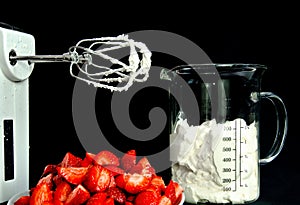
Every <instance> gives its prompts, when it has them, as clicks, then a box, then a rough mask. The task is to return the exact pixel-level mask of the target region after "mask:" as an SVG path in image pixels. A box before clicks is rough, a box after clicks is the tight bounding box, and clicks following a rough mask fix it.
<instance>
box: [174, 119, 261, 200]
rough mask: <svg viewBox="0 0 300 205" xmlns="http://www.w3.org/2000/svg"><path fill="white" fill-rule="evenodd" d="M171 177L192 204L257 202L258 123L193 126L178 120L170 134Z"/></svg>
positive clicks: (240, 121)
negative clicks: (256, 125)
mask: <svg viewBox="0 0 300 205" xmlns="http://www.w3.org/2000/svg"><path fill="white" fill-rule="evenodd" d="M170 143H171V155H170V158H171V160H172V162H173V163H172V178H173V180H175V181H177V182H179V183H180V184H181V186H182V187H183V189H184V192H185V197H186V202H189V203H197V202H201V203H205V202H211V203H234V204H237V203H239V204H241V203H246V202H251V201H254V200H256V199H257V198H258V195H259V180H258V177H259V176H258V145H257V143H258V140H257V130H256V127H255V123H254V122H253V123H252V124H250V125H248V126H247V125H246V122H245V121H244V120H242V119H236V120H233V121H226V122H225V123H224V124H217V123H216V121H215V120H211V121H206V122H204V123H202V124H201V125H199V126H190V125H189V124H188V123H187V121H186V120H182V119H180V120H178V122H177V124H176V127H175V130H174V133H172V134H171V135H170Z"/></svg>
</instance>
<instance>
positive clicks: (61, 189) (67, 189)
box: [54, 182, 72, 202]
mask: <svg viewBox="0 0 300 205" xmlns="http://www.w3.org/2000/svg"><path fill="white" fill-rule="evenodd" d="M71 192H72V187H71V185H70V184H69V183H67V182H61V183H60V184H59V185H58V186H57V187H56V189H55V192H54V201H56V202H64V201H66V200H67V198H68V195H69V194H70V193H71Z"/></svg>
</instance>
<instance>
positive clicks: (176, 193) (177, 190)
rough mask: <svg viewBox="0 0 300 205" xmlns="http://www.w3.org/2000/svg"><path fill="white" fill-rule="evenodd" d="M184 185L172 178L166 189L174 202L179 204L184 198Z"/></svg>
mask: <svg viewBox="0 0 300 205" xmlns="http://www.w3.org/2000/svg"><path fill="white" fill-rule="evenodd" d="M182 192H183V189H182V187H181V186H180V185H179V184H178V183H177V182H174V181H173V180H170V182H169V184H168V186H167V187H166V190H165V195H166V196H167V197H168V198H169V199H170V200H171V202H172V204H178V203H179V202H180V201H181V198H182Z"/></svg>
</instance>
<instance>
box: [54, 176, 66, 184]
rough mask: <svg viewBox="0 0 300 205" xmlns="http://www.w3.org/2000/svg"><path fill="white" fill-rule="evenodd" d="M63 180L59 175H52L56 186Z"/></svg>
mask: <svg viewBox="0 0 300 205" xmlns="http://www.w3.org/2000/svg"><path fill="white" fill-rule="evenodd" d="M63 181H65V180H64V178H63V177H62V176H61V175H55V176H54V177H53V182H54V184H55V185H56V186H58V185H59V184H60V183H61V182H63Z"/></svg>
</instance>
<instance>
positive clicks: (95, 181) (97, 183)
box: [83, 165, 112, 192]
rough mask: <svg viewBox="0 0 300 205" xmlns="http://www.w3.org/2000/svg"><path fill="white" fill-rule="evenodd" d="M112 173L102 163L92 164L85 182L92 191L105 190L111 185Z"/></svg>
mask: <svg viewBox="0 0 300 205" xmlns="http://www.w3.org/2000/svg"><path fill="white" fill-rule="evenodd" d="M111 176H112V175H111V173H110V171H109V170H108V169H105V168H104V167H102V166H100V165H94V166H92V167H91V168H90V169H89V171H88V172H87V174H86V178H85V180H84V181H83V184H84V185H85V186H86V187H87V189H88V190H89V191H90V192H101V191H105V190H106V189H107V187H108V186H109V185H110V179H111Z"/></svg>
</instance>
